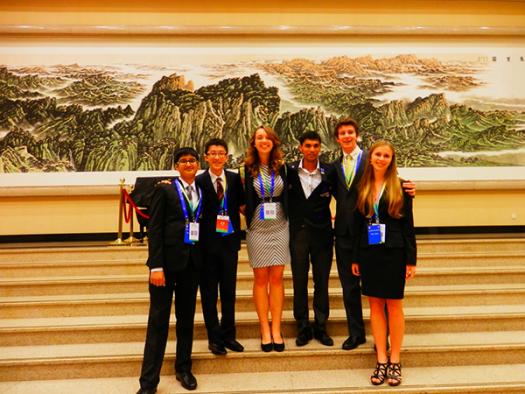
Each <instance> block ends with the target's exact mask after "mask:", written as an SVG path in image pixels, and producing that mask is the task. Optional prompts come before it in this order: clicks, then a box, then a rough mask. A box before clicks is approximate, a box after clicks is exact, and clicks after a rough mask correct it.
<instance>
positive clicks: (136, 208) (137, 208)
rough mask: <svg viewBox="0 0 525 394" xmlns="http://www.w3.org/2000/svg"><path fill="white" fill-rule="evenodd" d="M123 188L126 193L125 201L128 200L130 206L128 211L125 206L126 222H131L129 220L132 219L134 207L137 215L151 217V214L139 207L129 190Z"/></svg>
mask: <svg viewBox="0 0 525 394" xmlns="http://www.w3.org/2000/svg"><path fill="white" fill-rule="evenodd" d="M122 190H123V194H124V202H127V203H128V204H129V208H128V209H127V212H126V208H124V220H125V221H126V223H129V221H130V220H131V209H132V208H133V209H134V210H135V212H136V214H137V215H140V216H142V217H143V218H144V219H149V216H148V215H146V214H145V213H144V212H142V211H141V210H140V208H139V207H137V205H136V204H135V202H134V201H133V199H132V198H131V196H130V195H129V193H128V191H127V190H126V189H122Z"/></svg>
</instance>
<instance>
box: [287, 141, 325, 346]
mask: <svg viewBox="0 0 525 394" xmlns="http://www.w3.org/2000/svg"><path fill="white" fill-rule="evenodd" d="M299 150H300V151H301V153H302V155H303V158H302V159H301V160H300V161H299V162H295V163H292V164H291V165H290V166H289V171H288V182H289V186H288V202H289V223H290V252H291V257H292V261H291V266H292V276H293V289H294V293H293V294H294V296H293V311H294V318H295V320H296V322H297V338H296V340H295V343H296V344H297V346H304V345H306V344H307V343H308V342H309V341H310V340H311V339H312V337H315V338H316V339H317V340H318V341H319V342H321V343H322V344H323V345H325V346H333V344H334V341H333V340H332V338H330V336H329V335H328V334H327V331H326V321H327V319H328V316H329V299H328V280H329V278H330V269H331V267H332V258H333V231H332V219H331V213H330V200H331V198H332V193H331V189H332V188H331V183H330V181H329V178H328V175H329V171H330V169H331V166H330V165H327V164H324V163H321V162H320V161H319V153H320V152H321V136H320V135H319V134H318V133H316V132H315V131H307V132H305V133H304V134H302V135H301V137H300V138H299ZM310 261H311V262H312V274H313V281H314V299H313V310H314V319H315V320H314V325H313V334H312V327H311V326H310V321H309V312H308V271H309V268H310Z"/></svg>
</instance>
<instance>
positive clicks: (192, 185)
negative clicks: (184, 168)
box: [179, 177, 197, 190]
mask: <svg viewBox="0 0 525 394" xmlns="http://www.w3.org/2000/svg"><path fill="white" fill-rule="evenodd" d="M179 181H180V182H181V183H182V186H184V189H186V188H187V187H188V186H191V187H193V190H197V187H196V186H195V181H193V182H192V183H191V184H189V183H186V181H184V179H182V178H180V177H179Z"/></svg>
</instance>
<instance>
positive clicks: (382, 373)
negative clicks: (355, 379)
mask: <svg viewBox="0 0 525 394" xmlns="http://www.w3.org/2000/svg"><path fill="white" fill-rule="evenodd" d="M387 368H388V362H386V363H379V362H378V363H377V364H376V369H374V373H373V374H372V375H371V376H370V383H372V384H373V385H374V386H379V385H380V384H383V383H384V382H385V378H386V376H387Z"/></svg>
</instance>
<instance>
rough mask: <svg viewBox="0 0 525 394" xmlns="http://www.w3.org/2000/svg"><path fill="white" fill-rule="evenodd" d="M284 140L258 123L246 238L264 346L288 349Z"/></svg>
mask: <svg viewBox="0 0 525 394" xmlns="http://www.w3.org/2000/svg"><path fill="white" fill-rule="evenodd" d="M280 145H281V141H280V140H279V137H278V136H277V134H276V133H275V131H273V130H272V129H271V128H269V127H265V126H261V127H259V128H257V130H255V133H254V134H253V136H252V137H251V139H250V143H249V147H248V151H247V153H246V160H245V168H244V171H245V190H246V208H245V215H246V223H247V226H248V229H247V231H246V242H247V245H248V257H249V259H250V265H251V267H252V268H253V275H254V283H253V300H254V303H255V309H256V311H257V316H258V318H259V324H260V331H261V349H262V350H263V351H264V352H270V351H272V350H275V351H277V352H282V351H283V350H284V339H283V337H282V333H281V319H282V313H283V305H284V284H283V272H284V266H285V265H286V264H288V263H289V262H290V249H289V242H290V241H289V239H290V235H289V232H288V220H287V190H288V187H287V180H286V166H285V165H284V162H283V160H282V157H283V154H282V152H281V149H280ZM269 315H270V316H271V320H270V319H269Z"/></svg>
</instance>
